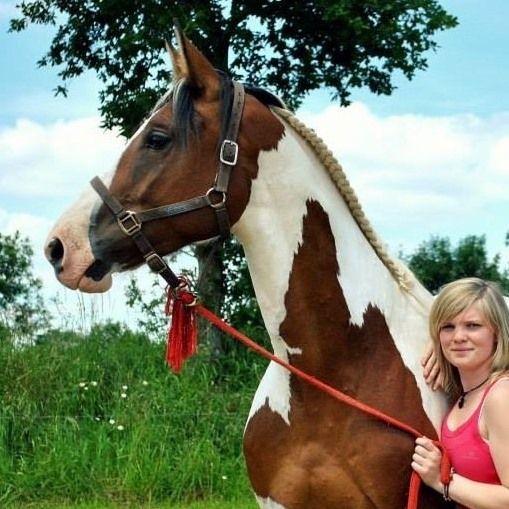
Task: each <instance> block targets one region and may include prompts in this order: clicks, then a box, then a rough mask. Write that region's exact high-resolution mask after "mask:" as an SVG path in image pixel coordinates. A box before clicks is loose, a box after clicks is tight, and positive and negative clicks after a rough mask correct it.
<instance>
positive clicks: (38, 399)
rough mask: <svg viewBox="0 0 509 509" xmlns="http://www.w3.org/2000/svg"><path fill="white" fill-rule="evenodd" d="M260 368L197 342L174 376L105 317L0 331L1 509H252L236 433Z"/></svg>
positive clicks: (147, 346) (149, 345)
mask: <svg viewBox="0 0 509 509" xmlns="http://www.w3.org/2000/svg"><path fill="white" fill-rule="evenodd" d="M263 369H264V365H263V363H261V362H260V361H258V360H257V359H254V360H253V359H252V358H251V357H249V356H246V354H245V352H243V351H242V352H236V351H234V350H233V351H231V352H229V354H228V356H225V358H223V359H221V362H218V361H216V360H215V359H214V358H212V357H211V356H210V355H209V354H208V352H207V350H206V348H203V347H202V349H201V353H200V355H199V356H197V357H196V358H194V359H193V360H191V361H190V362H189V363H188V364H187V365H186V366H185V368H184V370H183V372H182V374H180V375H179V376H177V375H174V374H173V373H171V372H170V371H169V370H168V368H167V367H166V365H165V363H164V344H161V343H153V342H151V341H149V340H148V339H147V337H146V336H144V335H143V334H141V333H133V332H132V331H129V330H126V329H124V328H123V327H121V326H119V325H116V324H106V325H101V326H97V327H95V328H93V329H92V331H91V332H90V333H89V334H87V335H80V334H77V333H73V332H52V333H51V334H48V335H46V336H45V337H42V338H39V340H38V342H37V344H35V345H31V346H27V347H23V348H20V347H15V346H13V345H12V343H11V342H9V341H6V340H5V338H4V339H2V338H1V337H0V507H2V508H4V507H12V508H23V509H28V508H32V509H42V508H44V509H46V508H48V509H49V508H51V509H57V508H62V509H63V508H66V509H67V508H69V509H70V508H72V509H116V508H133V509H137V508H154V509H167V508H168V509H170V508H171V509H180V508H181V509H184V508H185V509H205V508H210V509H215V508H219V507H220V508H222V509H226V508H229V507H232V508H233V507H235V508H236V509H241V508H242V509H243V508H246V509H248V508H250V509H255V508H256V504H255V502H254V498H253V496H252V493H251V489H250V486H249V481H248V478H247V474H246V469H245V464H244V459H243V456H242V433H243V429H244V425H245V419H246V416H247V414H248V412H249V406H250V401H251V399H252V396H253V393H254V390H255V387H256V385H257V381H258V380H259V379H260V377H261V374H262V372H263ZM209 500H211V501H215V502H203V501H209ZM54 501H66V502H67V503H69V504H72V503H75V504H77V503H83V502H87V503H88V504H89V505H61V504H60V505H59V503H57V502H54ZM182 501H189V503H188V505H179V504H181V503H182ZM193 501H196V502H195V503H191V502H193ZM238 501H246V502H238ZM92 502H94V503H93V504H91V503H92ZM94 504H95V505H94ZM108 504H110V505H108Z"/></svg>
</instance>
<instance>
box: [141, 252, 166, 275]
mask: <svg viewBox="0 0 509 509" xmlns="http://www.w3.org/2000/svg"><path fill="white" fill-rule="evenodd" d="M145 261H146V262H147V265H148V266H149V267H150V270H152V271H154V272H157V273H158V274H161V272H163V271H164V270H165V269H166V268H167V265H166V262H165V261H164V260H163V259H162V258H161V257H160V256H159V255H158V254H157V253H154V252H152V253H150V254H148V255H147V256H145Z"/></svg>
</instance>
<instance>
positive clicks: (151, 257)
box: [90, 81, 245, 288]
mask: <svg viewBox="0 0 509 509" xmlns="http://www.w3.org/2000/svg"><path fill="white" fill-rule="evenodd" d="M232 85H233V102H232V107H231V109H230V118H229V120H228V124H227V125H228V129H227V132H226V136H225V139H224V140H223V142H222V143H221V148H220V151H219V167H218V170H217V174H216V178H215V181H214V185H213V186H212V187H211V188H210V189H209V190H208V191H207V192H206V193H205V194H204V195H202V196H197V197H195V198H191V199H189V200H184V201H180V202H177V203H172V204H170V205H163V206H161V207H155V208H152V209H148V210H144V211H141V212H133V211H131V210H126V209H125V208H124V206H123V205H122V204H121V203H120V202H119V201H118V200H117V198H115V197H114V196H113V195H112V194H111V193H110V192H109V190H108V188H107V187H106V186H105V184H104V183H103V181H102V180H101V179H100V178H99V177H94V178H93V179H92V180H91V181H90V184H91V185H92V187H93V188H94V190H95V191H96V192H97V194H98V195H99V197H100V198H101V199H102V201H103V202H104V204H105V205H106V206H107V207H108V209H109V210H110V212H111V213H112V214H113V215H114V216H115V219H116V220H117V224H118V226H119V228H120V229H121V230H122V232H123V233H124V234H125V235H127V236H128V237H131V238H132V239H133V241H134V243H135V244H136V246H137V247H138V249H139V250H140V252H141V254H142V255H143V258H144V259H145V262H146V263H147V265H148V266H149V267H150V269H151V270H152V271H154V272H156V273H158V274H160V275H161V276H162V277H163V278H164V279H165V281H166V282H167V283H168V285H169V286H170V287H171V288H177V287H178V286H179V285H180V279H179V278H178V277H177V276H176V275H175V273H174V272H173V271H172V270H171V269H170V267H169V266H168V264H167V263H166V262H165V261H164V260H163V258H161V256H159V255H158V254H157V253H156V252H155V249H154V247H153V246H152V244H151V243H150V241H149V240H148V239H147V237H146V235H145V234H144V233H143V231H142V224H143V223H145V222H147V221H154V220H156V219H163V218H167V217H171V216H176V215H180V214H184V213H186V212H190V211H192V210H197V209H201V208H204V207H211V208H212V209H214V212H215V214H216V220H217V225H218V230H219V238H221V239H225V238H226V237H228V236H229V234H230V220H229V218H228V210H227V209H226V199H227V195H228V185H229V183H230V177H231V173H232V170H233V168H234V167H235V165H236V164H237V159H238V155H239V146H238V144H237V139H238V134H239V128H240V121H241V119H242V112H243V110H244V100H245V92H244V87H243V86H242V84H240V83H238V82H236V81H234V82H232ZM218 196H219V199H217V198H218Z"/></svg>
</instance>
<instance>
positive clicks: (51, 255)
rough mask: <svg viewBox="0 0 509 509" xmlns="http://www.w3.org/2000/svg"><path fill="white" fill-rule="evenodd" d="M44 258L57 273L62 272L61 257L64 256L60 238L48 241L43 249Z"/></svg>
mask: <svg viewBox="0 0 509 509" xmlns="http://www.w3.org/2000/svg"><path fill="white" fill-rule="evenodd" d="M45 253H46V258H47V259H48V261H49V262H50V263H51V265H53V267H54V268H55V272H56V273H57V274H58V273H60V272H62V270H63V267H62V259H63V257H64V245H63V244H62V242H61V241H60V239H57V238H53V239H51V240H50V241H49V242H48V245H47V246H46V249H45Z"/></svg>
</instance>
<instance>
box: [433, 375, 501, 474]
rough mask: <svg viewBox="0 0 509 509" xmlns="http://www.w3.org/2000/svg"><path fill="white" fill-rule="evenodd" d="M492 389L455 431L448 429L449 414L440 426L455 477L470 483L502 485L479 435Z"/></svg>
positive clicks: (487, 449)
mask: <svg viewBox="0 0 509 509" xmlns="http://www.w3.org/2000/svg"><path fill="white" fill-rule="evenodd" d="M495 383H496V382H495ZM493 385H494V384H491V385H489V386H488V387H487V388H486V390H485V391H484V394H483V396H482V399H481V402H480V403H479V406H478V407H477V408H476V409H475V411H474V413H473V414H472V415H471V416H470V417H469V418H468V419H467V420H466V421H465V422H464V423H463V424H462V425H461V426H459V427H458V428H456V429H455V430H451V429H449V426H447V418H448V417H449V414H447V415H446V417H445V419H444V421H443V422H442V443H443V444H444V447H445V449H446V450H447V452H448V453H449V456H450V458H451V464H452V466H453V467H454V470H455V471H456V472H458V474H460V475H462V476H464V477H466V478H467V479H471V480H472V481H478V482H482V483H487V484H502V483H501V481H500V478H499V477H498V474H497V470H496V468H495V464H494V463H493V459H492V457H491V453H490V447H489V445H488V443H487V442H486V440H484V438H483V437H482V436H481V434H480V432H479V416H480V415H481V410H482V407H483V403H484V400H485V398H486V396H487V395H488V392H489V391H490V389H491V388H492V387H493Z"/></svg>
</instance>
